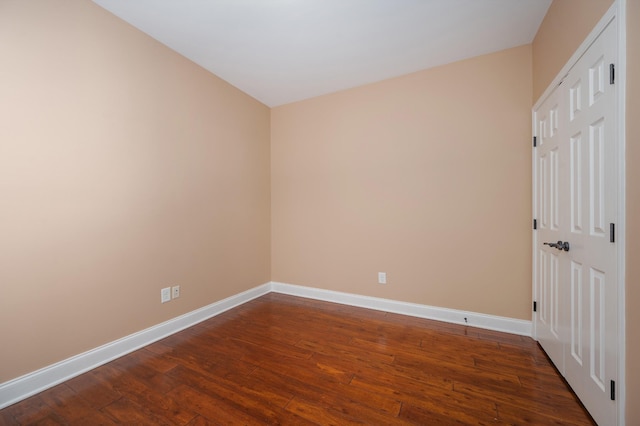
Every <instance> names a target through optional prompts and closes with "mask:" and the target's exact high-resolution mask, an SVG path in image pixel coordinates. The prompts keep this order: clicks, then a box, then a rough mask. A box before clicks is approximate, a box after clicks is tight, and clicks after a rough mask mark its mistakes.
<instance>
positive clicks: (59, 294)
mask: <svg viewBox="0 0 640 426" xmlns="http://www.w3.org/2000/svg"><path fill="white" fill-rule="evenodd" d="M0 40H2V43H0V94H1V95H0V96H1V101H0V199H1V201H0V203H1V207H0V241H1V243H0V283H1V284H0V286H1V288H2V294H0V336H1V343H0V346H1V348H2V349H1V350H0V383H1V382H3V381H6V380H8V379H11V378H14V377H17V376H20V375H22V374H24V373H27V372H30V371H33V370H36V369H38V368H41V367H44V366H46V365H48V364H51V363H53V362H56V361H59V360H62V359H65V358H67V357H69V356H72V355H76V354H78V353H81V352H83V351H86V350H88V349H91V348H94V347H97V346H99V345H101V344H104V343H107V342H110V341H113V340H115V339H117V338H120V337H123V336H125V335H128V334H130V333H132V332H135V331H138V330H141V329H144V328H146V327H149V326H152V325H155V324H158V323H160V322H163V321H165V320H167V319H170V318H173V317H176V316H178V315H180V314H183V313H186V312H189V311H192V310H194V309H196V308H199V307H201V306H204V305H207V304H209V303H212V302H214V301H217V300H220V299H222V298H225V297H227V296H230V295H232V294H237V293H239V292H241V291H244V290H247V289H249V288H252V287H255V286H257V285H260V284H263V283H265V282H268V281H269V279H270V257H269V251H270V246H269V241H270V235H269V232H270V182H269V179H270V170H269V167H270V166H269V137H270V133H269V126H270V124H269V120H270V111H269V109H268V108H267V107H266V106H264V105H262V104H260V103H258V102H257V101H255V100H253V99H252V98H250V97H249V96H247V95H245V94H243V93H241V92H239V91H238V90H236V89H235V88H233V87H231V86H230V85H228V84H226V83H224V82H223V81H221V80H220V79H218V78H216V77H214V76H213V75H211V74H210V73H208V72H206V71H205V70H203V69H201V68H199V67H198V66H196V65H194V64H193V63H191V62H189V61H187V60H186V59H184V58H183V57H181V56H179V55H177V54H176V53H174V52H172V51H170V50H169V49H167V48H166V47H164V46H162V45H160V44H159V43H157V42H156V41H153V40H152V39H151V38H149V37H147V36H145V35H143V34H142V33H140V32H139V31H137V30H135V29H134V28H132V27H130V26H129V25H127V24H125V23H124V22H123V21H121V20H120V19H117V18H116V17H114V16H112V15H110V14H109V13H107V12H106V11H104V10H103V9H101V8H100V7H98V6H97V5H95V4H93V3H92V2H90V1H75V0H56V1H52V0H29V1H21V0H2V1H0ZM175 284H179V285H181V286H182V297H181V298H180V299H176V300H174V301H172V302H170V303H167V304H160V288H161V287H166V286H170V285H175Z"/></svg>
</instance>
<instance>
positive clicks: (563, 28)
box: [532, 0, 633, 102]
mask: <svg viewBox="0 0 640 426" xmlns="http://www.w3.org/2000/svg"><path fill="white" fill-rule="evenodd" d="M632 1H633V0H632ZM612 4H613V0H555V1H554V2H553V3H551V6H550V7H549V10H548V11H547V15H546V16H545V18H544V20H543V21H542V24H541V25H540V28H539V29H538V33H537V34H536V37H535V39H534V41H533V43H532V46H533V101H534V102H535V101H536V100H537V99H538V98H539V97H540V95H542V93H543V92H544V91H545V89H546V88H547V86H549V84H550V83H551V82H552V81H553V79H554V78H555V77H556V75H557V74H558V73H559V72H560V69H562V67H563V66H564V64H566V63H567V61H569V59H570V58H571V55H573V53H574V52H575V51H576V49H577V48H578V46H580V44H581V43H582V41H583V40H584V39H585V38H587V35H589V33H590V32H591V30H592V29H593V27H594V26H595V25H596V24H597V23H598V21H599V20H600V18H601V17H602V15H604V13H605V12H606V11H607V10H608V9H609V7H610V6H611V5H612Z"/></svg>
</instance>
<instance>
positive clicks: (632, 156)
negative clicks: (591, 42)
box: [533, 0, 640, 425]
mask: <svg viewBox="0 0 640 426" xmlns="http://www.w3.org/2000/svg"><path fill="white" fill-rule="evenodd" d="M612 3H613V1H612V0H597V1H596V0H590V1H583V0H560V1H557V0H556V1H554V2H553V3H552V5H551V7H550V8H549V11H548V12H547V16H546V17H545V19H544V21H543V22H542V25H541V26H540V30H539V31H538V34H537V35H536V38H535V40H534V42H533V64H534V73H533V81H534V98H537V97H538V96H539V95H540V94H542V92H543V91H544V90H545V89H546V86H547V85H548V84H549V83H550V82H551V81H552V80H553V78H554V77H555V76H556V74H557V73H558V72H560V70H561V68H562V67H563V66H564V65H565V63H566V62H567V61H568V60H569V58H570V57H571V55H573V53H574V52H575V51H576V49H577V48H578V47H579V46H580V44H581V43H582V41H583V40H584V39H585V38H586V36H587V35H588V34H589V32H591V30H592V29H593V27H594V26H595V25H596V23H597V22H598V21H599V20H600V18H601V17H602V15H604V13H605V12H606V11H607V10H608V9H609V7H610V6H611V4H612ZM638 22H640V2H638V1H637V0H628V1H627V70H626V76H627V92H626V98H627V111H626V117H627V120H626V122H627V130H626V132H627V135H626V159H627V167H626V172H627V178H626V187H627V192H626V202H627V209H626V219H627V224H626V225H627V230H626V242H627V245H626V283H625V289H626V293H625V297H626V327H627V338H626V345H627V351H626V359H627V363H626V385H627V389H626V394H627V410H626V421H627V424H629V425H637V424H640V405H638V404H635V403H634V398H633V396H634V395H638V394H640V368H639V367H638V363H637V361H636V360H638V359H640V339H638V338H637V331H636V329H635V327H634V324H637V323H639V322H640V312H639V311H638V306H640V287H638V283H639V282H640V264H639V263H638V259H639V258H640V220H638V218H640V189H639V187H638V184H637V183H638V182H640V169H638V167H637V164H638V163H639V162H640V146H639V145H638V141H639V140H640V122H638V117H639V116H640V80H639V76H640V42H638V40H640V27H639V26H638ZM623 72H624V71H623Z"/></svg>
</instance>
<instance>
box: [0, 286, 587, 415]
mask: <svg viewBox="0 0 640 426" xmlns="http://www.w3.org/2000/svg"><path fill="white" fill-rule="evenodd" d="M0 424H2V425H57V424H64V425H113V424H136V425H147V424H149V425H229V424H233V425H236V424H237V425H254V424H291V425H345V424H367V425H396V424H417V425H454V424H455V425H460V424H469V425H494V424H495V425H525V424H538V425H593V424H594V423H593V421H592V420H591V419H590V417H589V415H588V414H587V413H586V412H585V410H584V409H583V407H582V406H581V405H580V403H579V402H578V401H577V399H576V397H575V396H574V394H573V393H572V392H571V391H570V389H569V388H568V387H567V385H566V384H565V382H564V381H563V380H562V379H561V378H560V377H559V375H558V373H557V372H556V370H555V369H554V367H553V366H552V365H551V364H550V362H549V360H548V359H547V357H546V356H545V354H544V353H543V352H542V350H541V349H540V348H539V346H538V345H537V343H536V342H534V341H533V340H532V339H530V338H526V337H521V336H515V335H510V334H504V333H497V332H491V331H486V330H481V329H477V328H472V327H464V326H457V325H451V324H446V323H442V322H437V321H430V320H423V319H417V318H412V317H406V316H402V315H396V314H390V313H384V312H378V311H371V310H367V309H361V308H353V307H348V306H344V305H338V304H333V303H327V302H319V301H313V300H308V299H302V298H296V297H291V296H285V295H281V294H275V293H270V294H268V295H266V296H263V297H260V298H258V299H255V300H253V301H251V302H249V303H246V304H244V305H242V306H240V307H238V308H235V309H233V310H230V311H228V312H226V313H224V314H221V315H219V316H217V317H215V318H212V319H210V320H208V321H205V322H203V323H200V324H198V325H196V326H194V327H192V328H189V329H187V330H185V331H183V332H180V333H177V334H175V335H173V336H170V337H168V338H166V339H164V340H161V341H159V342H156V343H154V344H152V345H149V346H147V347H145V348H143V349H141V350H138V351H136V352H133V353H131V354H129V355H127V356H124V357H122V358H119V359H117V360H115V361H113V362H111V363H109V364H106V365H103V366H101V367H99V368H96V369H95V370H92V371H90V372H88V373H85V374H83V375H81V376H78V377H76V378H74V379H71V380H69V381H67V382H65V383H62V384H60V385H58V386H56V387H54V388H51V389H49V390H47V391H44V392H42V393H40V394H38V395H35V396H33V397H31V398H29V399H26V400H24V401H22V402H19V403H17V404H14V405H12V406H10V407H7V408H5V409H4V410H0Z"/></svg>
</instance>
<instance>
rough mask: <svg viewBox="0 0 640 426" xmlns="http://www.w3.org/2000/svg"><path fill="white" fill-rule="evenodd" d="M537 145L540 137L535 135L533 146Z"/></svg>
mask: <svg viewBox="0 0 640 426" xmlns="http://www.w3.org/2000/svg"><path fill="white" fill-rule="evenodd" d="M536 146H538V137H537V136H534V137H533V147H534V148H535V147H536Z"/></svg>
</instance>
